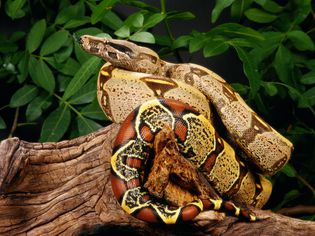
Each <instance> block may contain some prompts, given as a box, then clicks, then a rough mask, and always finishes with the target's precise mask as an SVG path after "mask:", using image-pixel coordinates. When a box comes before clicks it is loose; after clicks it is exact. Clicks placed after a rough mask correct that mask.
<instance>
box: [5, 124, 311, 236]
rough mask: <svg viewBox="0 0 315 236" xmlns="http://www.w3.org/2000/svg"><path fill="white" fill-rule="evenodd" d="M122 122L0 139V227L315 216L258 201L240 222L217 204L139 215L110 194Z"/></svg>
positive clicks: (280, 231)
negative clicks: (169, 216)
mask: <svg viewBox="0 0 315 236" xmlns="http://www.w3.org/2000/svg"><path fill="white" fill-rule="evenodd" d="M118 128H119V126H118V125H111V126H108V127H106V128H104V129H100V130H98V131H96V132H94V133H91V134H89V135H86V136H82V137H79V138H76V139H73V140H66V141H62V142H57V143H53V142H48V143H29V142H25V141H22V140H19V139H18V138H10V139H6V140H3V141H2V142H1V143H0V235H80V234H84V235H87V234H88V235H94V234H95V235H97V234H98V235H101V234H102V235H104V234H105V233H109V232H111V233H119V235H210V234H211V235H237V234H238V235H254V234H255V235H275V234H277V235H311V234H312V233H313V232H315V223H314V222H309V221H302V220H299V219H294V218H289V217H286V216H282V215H279V214H274V213H271V212H269V211H262V210H256V209H254V212H255V214H256V215H257V216H258V217H259V218H261V220H260V221H258V222H254V223H246V222H239V221H237V219H236V218H235V217H224V216H223V215H222V214H215V213H213V212H212V211H208V212H203V213H201V214H200V215H199V216H198V217H197V218H195V220H194V221H192V222H190V223H185V224H182V225H176V226H171V227H169V226H168V227H166V226H162V225H151V224H147V223H144V222H141V221H139V220H137V219H135V218H133V217H131V216H129V215H127V214H125V212H124V211H123V210H122V209H121V208H120V206H119V205H118V203H117V202H116V199H115V197H114V196H113V195H112V191H111V186H110V181H109V174H110V163H109V160H110V156H111V152H112V146H113V140H114V138H115V136H116V134H117V132H118Z"/></svg>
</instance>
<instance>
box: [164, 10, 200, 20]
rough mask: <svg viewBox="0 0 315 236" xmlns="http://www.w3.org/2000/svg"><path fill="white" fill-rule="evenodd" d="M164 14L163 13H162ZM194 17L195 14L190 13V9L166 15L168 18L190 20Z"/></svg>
mask: <svg viewBox="0 0 315 236" xmlns="http://www.w3.org/2000/svg"><path fill="white" fill-rule="evenodd" d="M163 15H165V14H163ZM194 18H195V15H194V14H193V13H191V12H190V11H184V12H175V13H173V14H169V13H168V16H167V19H168V20H175V19H176V20H192V19H194Z"/></svg>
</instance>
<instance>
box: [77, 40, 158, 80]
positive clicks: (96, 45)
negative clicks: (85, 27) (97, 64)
mask: <svg viewBox="0 0 315 236" xmlns="http://www.w3.org/2000/svg"><path fill="white" fill-rule="evenodd" d="M79 42H80V45H81V47H82V48H83V49H84V50H85V51H86V52H88V53H90V54H92V55H96V56H98V57H100V58H102V59H104V60H105V61H107V62H110V63H111V64H112V65H114V66H116V67H119V68H122V69H126V70H129V71H136V72H144V73H151V74H159V72H160V70H161V60H160V58H159V56H158V54H156V53H155V52H154V51H153V50H151V49H149V48H146V47H141V46H138V45H136V44H134V43H132V42H129V41H126V40H119V39H110V38H100V37H95V36H90V35H83V36H81V37H80V40H79Z"/></svg>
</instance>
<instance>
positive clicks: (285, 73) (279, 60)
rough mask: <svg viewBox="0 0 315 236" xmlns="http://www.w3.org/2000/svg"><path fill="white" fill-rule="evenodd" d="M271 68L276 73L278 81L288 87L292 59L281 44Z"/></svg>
mask: <svg viewBox="0 0 315 236" xmlns="http://www.w3.org/2000/svg"><path fill="white" fill-rule="evenodd" d="M273 66H274V68H275V70H276V72H277V75H278V77H279V79H280V80H281V81H282V82H284V83H286V84H288V85H290V84H291V71H292V69H293V66H294V65H293V59H292V54H291V52H290V50H288V49H287V48H286V47H284V46H283V45H282V44H281V45H280V46H279V48H278V50H277V52H276V56H275V60H274V63H273Z"/></svg>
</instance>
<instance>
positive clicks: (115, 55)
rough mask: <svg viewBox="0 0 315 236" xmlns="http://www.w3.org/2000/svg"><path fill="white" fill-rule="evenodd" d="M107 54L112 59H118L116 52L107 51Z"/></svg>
mask: <svg viewBox="0 0 315 236" xmlns="http://www.w3.org/2000/svg"><path fill="white" fill-rule="evenodd" d="M108 56H110V57H111V58H113V59H118V57H117V54H116V53H114V52H108Z"/></svg>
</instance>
